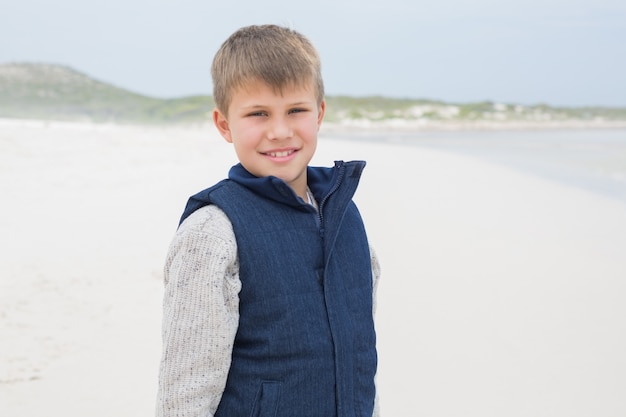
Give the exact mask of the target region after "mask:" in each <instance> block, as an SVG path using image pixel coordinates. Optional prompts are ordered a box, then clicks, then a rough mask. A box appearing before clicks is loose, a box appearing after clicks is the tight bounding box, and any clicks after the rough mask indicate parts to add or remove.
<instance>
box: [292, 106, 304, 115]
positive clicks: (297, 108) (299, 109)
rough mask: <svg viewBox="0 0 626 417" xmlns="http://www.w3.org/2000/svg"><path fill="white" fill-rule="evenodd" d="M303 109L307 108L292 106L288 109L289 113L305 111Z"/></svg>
mask: <svg viewBox="0 0 626 417" xmlns="http://www.w3.org/2000/svg"><path fill="white" fill-rule="evenodd" d="M305 111H307V109H303V108H300V107H296V108H293V109H291V110H289V114H293V113H302V112H305Z"/></svg>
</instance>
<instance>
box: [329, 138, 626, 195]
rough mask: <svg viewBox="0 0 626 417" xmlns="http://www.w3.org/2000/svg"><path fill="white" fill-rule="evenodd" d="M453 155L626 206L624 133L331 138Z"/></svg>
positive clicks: (625, 143) (625, 141)
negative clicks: (616, 201)
mask: <svg viewBox="0 0 626 417" xmlns="http://www.w3.org/2000/svg"><path fill="white" fill-rule="evenodd" d="M332 136H333V137H338V138H342V139H351V140H368V141H370V140H371V141H385V142H389V143H398V144H402V145H410V146H418V147H424V148H430V149H438V150H442V151H446V152H454V153H460V154H465V155H470V156H473V157H477V158H482V159H485V160H487V161H489V162H493V163H497V164H502V165H505V166H507V167H510V168H513V169H517V170H521V171H523V172H526V173H529V174H532V175H537V176H540V177H543V178H546V179H550V180H554V181H559V182H562V183H566V184H568V185H570V186H576V187H581V188H584V189H586V190H588V191H592V192H594V193H599V194H602V195H604V196H607V197H610V198H614V199H618V200H620V201H622V202H624V203H626V129H577V130H566V129H563V130H523V131H521V130H520V131H440V132H389V133H385V132H359V133H333V135H332Z"/></svg>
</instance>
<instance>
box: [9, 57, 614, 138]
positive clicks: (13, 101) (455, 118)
mask: <svg viewBox="0 0 626 417" xmlns="http://www.w3.org/2000/svg"><path fill="white" fill-rule="evenodd" d="M326 100H327V113H326V121H329V122H335V123H346V124H349V125H357V126H358V125H362V126H370V125H372V124H376V123H382V124H383V125H387V124H391V125H397V126H401V125H402V123H407V122H408V123H417V124H418V126H419V125H421V124H424V125H428V124H440V125H441V124H451V125H454V124H455V123H457V124H458V123H463V124H465V125H467V124H468V123H476V124H481V123H497V124H500V125H502V124H505V125H506V124H508V123H519V122H522V123H524V122H532V123H534V124H542V123H545V122H584V123H587V122H592V123H596V122H600V123H603V122H609V123H610V122H619V123H622V124H623V123H626V109H624V108H606V107H584V108H583V107H578V108H556V107H550V106H548V105H535V106H523V105H517V104H503V103H493V102H480V103H465V104H453V103H445V102H441V101H433V100H416V99H397V98H388V97H347V96H329V97H326ZM212 109H213V100H212V98H211V97H210V96H191V97H182V98H177V99H158V98H154V97H147V96H144V95H141V94H136V93H133V92H130V91H128V90H124V89H121V88H118V87H115V86H113V85H111V84H108V83H105V82H102V81H97V80H95V79H93V78H91V77H89V76H88V75H86V74H83V73H80V72H78V71H75V70H73V69H71V68H68V67H65V66H61V65H50V64H31V63H10V64H0V118H22V119H45V120H70V121H93V122H115V123H150V124H152V123H203V122H206V121H208V120H210V112H211V110H212ZM394 123H395V124H394Z"/></svg>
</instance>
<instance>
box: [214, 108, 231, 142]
mask: <svg viewBox="0 0 626 417" xmlns="http://www.w3.org/2000/svg"><path fill="white" fill-rule="evenodd" d="M213 123H214V124H215V127H217V130H218V131H219V132H220V135H222V137H223V138H224V139H226V142H228V143H233V137H232V135H231V133H230V125H229V124H228V120H227V119H226V116H225V115H224V113H222V112H221V111H220V110H219V109H217V108H216V109H214V110H213Z"/></svg>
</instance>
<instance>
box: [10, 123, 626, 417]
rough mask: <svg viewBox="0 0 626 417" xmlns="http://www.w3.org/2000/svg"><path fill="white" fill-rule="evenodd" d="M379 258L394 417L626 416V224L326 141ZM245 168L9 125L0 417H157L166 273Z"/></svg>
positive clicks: (150, 133)
mask: <svg viewBox="0 0 626 417" xmlns="http://www.w3.org/2000/svg"><path fill="white" fill-rule="evenodd" d="M331 135H332V134H331V133H328V134H327V135H325V137H323V138H322V139H321V141H320V146H319V150H318V154H317V156H316V158H315V160H314V163H315V164H318V165H329V164H331V163H332V160H334V159H346V160H348V159H365V160H367V161H368V167H367V168H366V171H365V174H364V177H363V179H362V185H361V188H360V189H359V191H358V194H357V196H356V197H355V199H356V201H357V203H358V204H359V206H360V208H361V211H362V214H363V217H364V219H365V221H366V225H367V229H368V233H369V235H370V239H371V241H372V243H373V245H374V246H375V248H376V250H377V252H378V253H379V255H380V257H381V261H382V266H383V278H382V282H381V285H380V289H379V297H378V312H377V326H378V334H379V353H380V371H379V376H378V385H379V388H380V395H381V404H382V410H383V416H385V417H403V416H407V417H408V416H418V415H419V416H433V417H435V416H464V417H467V416H477V417H478V416H480V417H490V416H494V417H496V416H498V417H501V416H507V417H510V416H530V415H532V416H535V417H539V416H551V417H552V416H557V415H558V416H568V417H576V416H590V415H593V416H607V415H626V402H624V400H623V393H624V392H626V360H625V356H624V354H623V352H625V351H626V319H625V317H626V307H624V305H625V304H624V302H623V299H624V298H625V296H626V279H625V278H626V260H625V258H626V257H625V256H624V248H626V205H625V204H623V203H620V202H619V201H617V200H611V199H608V198H605V197H601V196H600V195H598V194H595V193H591V192H588V191H583V190H580V189H577V188H573V187H568V186H565V185H563V184H559V183H555V182H550V181H548V180H544V179H540V178H538V177H534V176H530V175H527V174H523V173H520V172H517V171H514V170H512V169H509V168H507V167H503V166H499V165H492V164H489V163H486V162H484V161H481V160H478V159H474V158H471V157H467V156H459V155H455V154H450V153H445V152H440V151H434V150H426V149H420V148H417V147H407V146H403V145H398V144H396V145H390V144H377V143H364V144H357V143H355V142H354V141H352V142H350V141H341V140H337V139H332V138H331V137H328V136H331ZM234 162H235V158H234V153H233V152H232V149H231V148H230V145H228V144H226V143H224V142H223V141H222V140H220V139H219V138H218V136H217V135H216V133H215V132H214V130H213V128H211V127H197V128H186V129H181V128H167V129H165V128H162V129H159V128H144V127H120V126H103V125H100V126H94V125H87V124H64V123H43V122H16V121H0V196H1V197H0V198H1V199H2V200H1V201H2V209H1V210H2V211H1V214H2V215H1V216H0V230H1V231H2V238H1V239H0V254H1V255H0V256H1V259H0V415H1V416H11V417H14V416H15V417H18V416H20V417H31V416H33V417H34V416H64V417H74V416H81V417H83V416H90V417H100V416H102V417H105V416H106V417H110V416H116V417H125V416H128V417H131V416H132V417H142V416H150V415H153V409H154V400H155V393H156V384H157V373H158V362H159V356H160V315H161V311H160V308H161V295H162V264H163V260H164V257H165V253H166V250H167V246H168V244H169V241H170V238H171V236H172V234H173V233H174V230H175V228H176V224H177V220H178V216H179V215H180V212H181V210H182V208H183V206H184V203H185V201H186V198H187V197H188V196H189V195H190V194H192V193H194V192H196V191H198V190H200V189H202V188H204V187H205V186H207V185H210V184H212V183H214V182H215V181H217V180H219V179H221V178H222V177H223V176H224V175H225V173H226V171H227V169H228V167H230V166H231V165H232V164H233V163H234Z"/></svg>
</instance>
